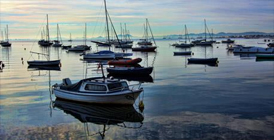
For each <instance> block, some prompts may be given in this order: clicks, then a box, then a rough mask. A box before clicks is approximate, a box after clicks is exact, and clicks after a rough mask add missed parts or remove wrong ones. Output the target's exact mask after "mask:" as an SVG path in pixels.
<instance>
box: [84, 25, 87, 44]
mask: <svg viewBox="0 0 274 140" xmlns="http://www.w3.org/2000/svg"><path fill="white" fill-rule="evenodd" d="M84 37H85V45H87V23H85V34H84Z"/></svg>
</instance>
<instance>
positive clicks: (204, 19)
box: [204, 19, 206, 41]
mask: <svg viewBox="0 0 274 140" xmlns="http://www.w3.org/2000/svg"><path fill="white" fill-rule="evenodd" d="M204 22H205V41H206V20H205V19H204Z"/></svg>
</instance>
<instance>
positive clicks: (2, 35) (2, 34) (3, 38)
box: [1, 31, 5, 41]
mask: <svg viewBox="0 0 274 140" xmlns="http://www.w3.org/2000/svg"><path fill="white" fill-rule="evenodd" d="M1 37H2V40H3V41H4V40H5V37H4V33H3V31H1Z"/></svg>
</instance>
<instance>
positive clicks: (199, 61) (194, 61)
mask: <svg viewBox="0 0 274 140" xmlns="http://www.w3.org/2000/svg"><path fill="white" fill-rule="evenodd" d="M187 60H188V64H206V65H210V66H216V65H217V64H218V58H206V47H205V58H188V59H187Z"/></svg>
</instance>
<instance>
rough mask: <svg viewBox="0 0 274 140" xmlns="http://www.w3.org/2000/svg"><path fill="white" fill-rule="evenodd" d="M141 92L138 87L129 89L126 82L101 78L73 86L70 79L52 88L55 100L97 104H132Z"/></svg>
mask: <svg viewBox="0 0 274 140" xmlns="http://www.w3.org/2000/svg"><path fill="white" fill-rule="evenodd" d="M142 91H143V89H142V88H140V86H139V87H138V88H137V89H135V88H134V87H132V88H130V87H129V86H128V84H127V82H126V81H120V80H117V79H109V78H102V77H95V78H88V79H83V80H80V81H79V82H76V83H74V84H72V83H71V81H70V79H68V78H66V79H63V83H61V84H55V85H54V86H53V93H54V94H55V96H56V97H57V98H62V99H67V100H73V101H79V102H87V103H99V104H134V102H135V100H136V99H137V97H138V96H139V94H140V93H141V92H142Z"/></svg>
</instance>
